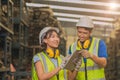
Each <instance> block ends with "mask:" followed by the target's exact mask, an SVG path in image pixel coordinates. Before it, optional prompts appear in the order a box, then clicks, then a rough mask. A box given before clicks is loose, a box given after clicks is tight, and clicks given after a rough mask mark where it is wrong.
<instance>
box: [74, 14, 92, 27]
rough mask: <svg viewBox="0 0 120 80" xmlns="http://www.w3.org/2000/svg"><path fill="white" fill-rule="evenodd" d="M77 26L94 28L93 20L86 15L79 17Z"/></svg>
mask: <svg viewBox="0 0 120 80" xmlns="http://www.w3.org/2000/svg"><path fill="white" fill-rule="evenodd" d="M76 26H77V27H86V28H94V25H93V21H92V19H90V18H89V17H87V16H84V17H81V18H80V20H79V21H78V22H77V24H76Z"/></svg>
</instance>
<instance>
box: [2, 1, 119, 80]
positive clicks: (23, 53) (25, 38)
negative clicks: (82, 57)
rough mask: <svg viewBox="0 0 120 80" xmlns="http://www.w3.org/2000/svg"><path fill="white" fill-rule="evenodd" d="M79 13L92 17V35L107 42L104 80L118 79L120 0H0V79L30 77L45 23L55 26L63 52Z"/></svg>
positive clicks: (72, 38) (27, 79) (24, 79)
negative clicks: (57, 29)
mask: <svg viewBox="0 0 120 80" xmlns="http://www.w3.org/2000/svg"><path fill="white" fill-rule="evenodd" d="M82 16H89V17H90V18H92V20H93V23H94V27H95V28H94V29H93V32H92V36H94V37H98V38H101V39H103V40H104V41H105V43H106V45H107V53H108V58H107V61H108V62H107V66H106V67H105V76H106V80H120V61H119V60H120V0H0V80H32V79H31V66H32V65H31V63H32V58H33V56H34V55H35V54H36V53H38V52H40V51H41V50H40V46H39V33H40V31H41V29H43V28H44V27H46V26H52V27H57V28H59V30H60V38H61V42H60V45H59V49H60V52H62V53H63V54H62V55H63V56H66V55H67V50H68V48H69V46H70V44H71V43H73V42H74V41H75V40H77V34H76V32H77V31H76V27H75V26H76V22H77V21H78V20H79V18H80V17H82ZM11 67H13V70H11ZM12 77H14V79H13V78H12Z"/></svg>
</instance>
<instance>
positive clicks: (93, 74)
mask: <svg viewBox="0 0 120 80" xmlns="http://www.w3.org/2000/svg"><path fill="white" fill-rule="evenodd" d="M99 41H100V39H97V38H92V41H91V45H90V47H89V50H88V51H89V52H90V53H92V54H94V55H96V56H98V48H99ZM75 50H80V48H79V47H78V46H77V41H76V42H75V43H73V44H72V45H71V52H72V53H73V52H74V51H75ZM76 79H77V80H85V64H84V60H83V59H82V65H81V67H80V70H79V72H78V74H77V77H76ZM87 79H88V80H106V79H105V74H104V68H101V67H99V66H98V65H97V64H96V63H94V62H93V61H92V60H91V59H87Z"/></svg>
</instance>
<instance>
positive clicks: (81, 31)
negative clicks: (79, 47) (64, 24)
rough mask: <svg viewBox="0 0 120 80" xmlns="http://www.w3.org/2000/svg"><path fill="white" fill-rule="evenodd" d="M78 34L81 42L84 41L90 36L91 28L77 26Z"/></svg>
mask: <svg viewBox="0 0 120 80" xmlns="http://www.w3.org/2000/svg"><path fill="white" fill-rule="evenodd" d="M77 35H78V38H79V40H80V42H84V41H86V40H88V39H89V38H90V35H91V30H89V29H86V28H83V27H77Z"/></svg>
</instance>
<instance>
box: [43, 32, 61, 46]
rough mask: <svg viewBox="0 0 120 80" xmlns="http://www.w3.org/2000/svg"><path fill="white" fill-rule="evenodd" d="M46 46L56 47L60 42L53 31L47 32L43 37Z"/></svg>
mask: <svg viewBox="0 0 120 80" xmlns="http://www.w3.org/2000/svg"><path fill="white" fill-rule="evenodd" d="M44 42H45V43H46V45H47V48H57V47H58V46H59V43H60V38H59V36H58V34H57V33H56V32H55V31H52V32H49V33H48V34H47V35H46V38H45V39H44Z"/></svg>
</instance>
